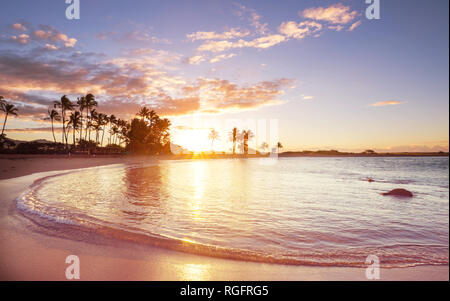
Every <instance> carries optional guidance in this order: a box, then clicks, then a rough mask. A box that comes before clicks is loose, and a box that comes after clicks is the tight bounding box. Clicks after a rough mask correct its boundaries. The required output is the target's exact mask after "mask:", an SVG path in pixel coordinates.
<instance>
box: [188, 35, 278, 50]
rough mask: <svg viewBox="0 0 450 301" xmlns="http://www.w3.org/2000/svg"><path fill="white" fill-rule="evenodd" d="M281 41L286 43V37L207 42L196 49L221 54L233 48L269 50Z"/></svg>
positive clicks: (273, 36)
mask: <svg viewBox="0 0 450 301" xmlns="http://www.w3.org/2000/svg"><path fill="white" fill-rule="evenodd" d="M283 41H286V37H285V36H283V35H279V34H273V35H268V36H264V37H260V38H256V39H254V40H251V41H245V40H238V41H236V42H230V41H209V42H206V43H204V44H202V45H200V47H199V48H198V49H197V50H198V51H210V52H223V51H226V50H229V49H235V48H244V47H251V48H260V49H264V48H269V47H272V46H274V45H277V44H279V43H281V42H283Z"/></svg>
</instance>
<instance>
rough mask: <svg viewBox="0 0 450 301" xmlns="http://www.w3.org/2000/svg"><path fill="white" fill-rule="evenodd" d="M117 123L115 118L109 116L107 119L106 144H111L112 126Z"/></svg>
mask: <svg viewBox="0 0 450 301" xmlns="http://www.w3.org/2000/svg"><path fill="white" fill-rule="evenodd" d="M116 121H117V118H116V116H114V115H111V116H109V117H108V122H109V139H108V144H111V134H112V131H111V129H112V125H113V124H114V123H115V122H116Z"/></svg>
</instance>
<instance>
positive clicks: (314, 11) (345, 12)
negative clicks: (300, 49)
mask: <svg viewBox="0 0 450 301" xmlns="http://www.w3.org/2000/svg"><path fill="white" fill-rule="evenodd" d="M301 15H302V16H303V17H304V18H308V19H313V20H317V21H326V22H329V23H333V24H347V23H349V22H351V21H352V20H354V19H355V18H356V16H357V15H358V12H357V11H355V10H354V11H352V10H350V7H349V6H345V5H342V4H340V3H339V4H335V5H331V6H329V7H326V8H325V7H311V8H308V9H305V10H304V11H303V12H301Z"/></svg>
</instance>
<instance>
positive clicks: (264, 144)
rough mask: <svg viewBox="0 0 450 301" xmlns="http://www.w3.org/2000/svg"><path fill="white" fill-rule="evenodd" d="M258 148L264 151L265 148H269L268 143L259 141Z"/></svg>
mask: <svg viewBox="0 0 450 301" xmlns="http://www.w3.org/2000/svg"><path fill="white" fill-rule="evenodd" d="M260 148H261V149H262V150H263V152H264V153H266V149H268V148H269V145H268V144H267V142H263V143H261V146H260Z"/></svg>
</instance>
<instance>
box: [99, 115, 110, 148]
mask: <svg viewBox="0 0 450 301" xmlns="http://www.w3.org/2000/svg"><path fill="white" fill-rule="evenodd" d="M98 115H99V116H98V121H99V122H100V130H101V131H102V140H101V142H100V146H103V138H104V137H105V126H106V125H107V124H108V115H106V114H103V113H100V114H98Z"/></svg>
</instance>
